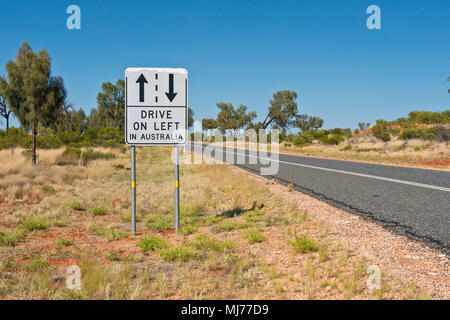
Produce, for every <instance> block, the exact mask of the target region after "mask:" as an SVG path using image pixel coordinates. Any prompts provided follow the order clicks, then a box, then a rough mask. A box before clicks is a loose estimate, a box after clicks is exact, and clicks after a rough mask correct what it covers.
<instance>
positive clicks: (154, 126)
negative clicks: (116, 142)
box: [125, 68, 188, 146]
mask: <svg viewBox="0 0 450 320" xmlns="http://www.w3.org/2000/svg"><path fill="white" fill-rule="evenodd" d="M187 100H188V98H187V71H186V69H172V68H128V69H127V70H126V71H125V142H126V143H127V144H128V145H133V146H134V145H147V146H151V145H181V144H185V143H186V142H187V134H188V133H187V123H188V120H187V117H188V112H187Z"/></svg>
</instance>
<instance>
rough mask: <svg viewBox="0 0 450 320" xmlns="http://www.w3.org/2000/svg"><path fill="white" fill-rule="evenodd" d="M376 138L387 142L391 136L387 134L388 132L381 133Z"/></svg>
mask: <svg viewBox="0 0 450 320" xmlns="http://www.w3.org/2000/svg"><path fill="white" fill-rule="evenodd" d="M378 138H380V139H381V140H383V141H384V142H387V141H389V140H391V136H390V134H389V132H383V133H381V134H380V135H379V136H378Z"/></svg>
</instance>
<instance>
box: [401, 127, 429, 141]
mask: <svg viewBox="0 0 450 320" xmlns="http://www.w3.org/2000/svg"><path fill="white" fill-rule="evenodd" d="M436 137H437V131H436V129H435V128H434V127H432V128H412V129H405V130H403V132H402V133H400V135H399V138H400V139H404V140H408V139H428V140H432V139H434V138H436Z"/></svg>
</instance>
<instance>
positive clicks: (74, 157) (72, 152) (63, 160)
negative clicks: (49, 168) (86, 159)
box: [56, 147, 82, 165]
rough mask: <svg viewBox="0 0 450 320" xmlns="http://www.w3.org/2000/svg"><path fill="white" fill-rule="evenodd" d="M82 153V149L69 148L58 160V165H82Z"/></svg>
mask: <svg viewBox="0 0 450 320" xmlns="http://www.w3.org/2000/svg"><path fill="white" fill-rule="evenodd" d="M81 153H82V151H81V149H78V148H73V147H67V148H66V150H64V152H63V153H62V154H61V155H60V156H58V157H57V158H56V163H57V164H58V165H67V164H72V165H78V164H80V160H81Z"/></svg>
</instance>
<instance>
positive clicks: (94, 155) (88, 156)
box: [81, 149, 116, 164]
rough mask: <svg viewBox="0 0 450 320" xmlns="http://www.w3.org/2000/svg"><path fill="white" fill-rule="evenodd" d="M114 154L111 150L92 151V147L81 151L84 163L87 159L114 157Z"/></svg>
mask: <svg viewBox="0 0 450 320" xmlns="http://www.w3.org/2000/svg"><path fill="white" fill-rule="evenodd" d="M115 157H116V155H115V154H114V153H111V152H106V153H104V152H100V151H94V150H92V149H87V150H86V151H84V152H82V153H81V158H82V159H83V163H84V164H86V163H88V162H89V161H92V160H98V159H105V160H109V159H114V158H115Z"/></svg>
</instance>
